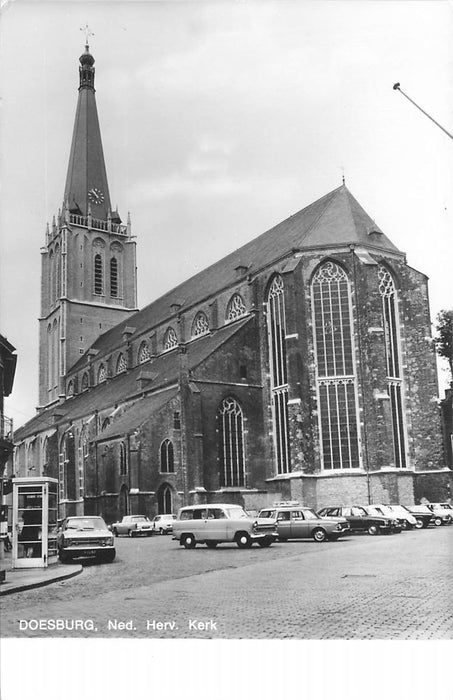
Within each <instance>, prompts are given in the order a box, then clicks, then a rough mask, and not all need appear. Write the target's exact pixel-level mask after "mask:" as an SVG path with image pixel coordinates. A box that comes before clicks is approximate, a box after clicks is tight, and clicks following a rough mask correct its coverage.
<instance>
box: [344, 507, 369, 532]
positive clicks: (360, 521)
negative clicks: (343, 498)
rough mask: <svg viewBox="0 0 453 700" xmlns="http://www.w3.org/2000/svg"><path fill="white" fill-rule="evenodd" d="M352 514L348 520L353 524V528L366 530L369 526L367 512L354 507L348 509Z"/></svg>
mask: <svg viewBox="0 0 453 700" xmlns="http://www.w3.org/2000/svg"><path fill="white" fill-rule="evenodd" d="M348 510H350V512H351V516H350V517H349V518H348V519H349V521H350V523H351V528H352V529H353V530H366V529H367V528H368V525H369V516H368V514H367V512H366V511H365V510H364V509H363V508H360V506H352V508H350V509H348Z"/></svg>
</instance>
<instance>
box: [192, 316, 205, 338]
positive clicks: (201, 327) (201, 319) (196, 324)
mask: <svg viewBox="0 0 453 700" xmlns="http://www.w3.org/2000/svg"><path fill="white" fill-rule="evenodd" d="M205 333H209V322H208V317H207V316H206V314H205V313H204V311H199V312H198V313H197V315H196V316H195V318H194V321H193V323H192V338H197V337H198V336H199V335H204V334H205Z"/></svg>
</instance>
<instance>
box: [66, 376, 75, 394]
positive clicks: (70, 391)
mask: <svg viewBox="0 0 453 700" xmlns="http://www.w3.org/2000/svg"><path fill="white" fill-rule="evenodd" d="M66 396H67V397H68V399H69V398H70V397H71V396H74V380H72V379H71V380H70V382H69V383H68V388H67V390H66Z"/></svg>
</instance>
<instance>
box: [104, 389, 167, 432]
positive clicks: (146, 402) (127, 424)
mask: <svg viewBox="0 0 453 700" xmlns="http://www.w3.org/2000/svg"><path fill="white" fill-rule="evenodd" d="M177 393H178V389H175V388H173V389H168V390H166V391H163V392H161V393H159V394H151V395H150V396H146V397H145V398H143V399H139V400H138V401H136V402H135V403H134V404H133V405H132V406H131V407H130V408H128V409H127V410H126V411H125V412H124V413H123V414H122V415H121V416H119V418H117V419H116V420H114V421H113V422H112V424H111V425H109V427H108V428H106V429H105V430H103V431H102V433H101V434H100V435H98V437H97V438H96V441H97V442H102V441H104V440H110V439H111V438H113V437H118V436H119V435H125V434H127V433H130V432H131V431H132V430H135V429H136V428H139V427H140V426H141V425H143V423H144V422H145V421H147V420H148V419H149V417H150V416H151V415H152V414H153V413H155V412H156V411H158V410H159V409H160V408H162V406H165V404H166V403H168V402H169V401H170V400H171V399H173V398H174V397H175V396H176V395H177Z"/></svg>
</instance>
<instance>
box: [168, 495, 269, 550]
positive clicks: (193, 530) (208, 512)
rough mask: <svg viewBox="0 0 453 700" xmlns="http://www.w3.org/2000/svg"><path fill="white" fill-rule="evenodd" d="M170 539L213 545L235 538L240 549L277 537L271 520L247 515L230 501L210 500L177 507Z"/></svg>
mask: <svg viewBox="0 0 453 700" xmlns="http://www.w3.org/2000/svg"><path fill="white" fill-rule="evenodd" d="M173 539H174V540H179V544H181V545H183V546H184V547H185V548H186V549H193V547H195V546H196V545H197V544H206V546H207V547H210V548H214V547H216V546H217V545H218V544H219V543H220V542H235V543H236V544H237V546H238V547H240V548H241V549H245V548H248V547H251V546H252V544H253V543H254V542H258V544H259V545H260V547H269V546H270V545H271V544H272V542H275V540H276V539H277V530H276V528H275V523H274V522H273V521H272V520H268V519H266V518H251V517H250V516H249V515H248V514H247V513H246V512H245V510H244V509H243V508H242V507H241V506H238V505H236V504H234V503H211V504H208V505H198V506H186V507H185V508H181V509H180V511H179V513H178V517H177V519H176V520H174V521H173Z"/></svg>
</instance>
